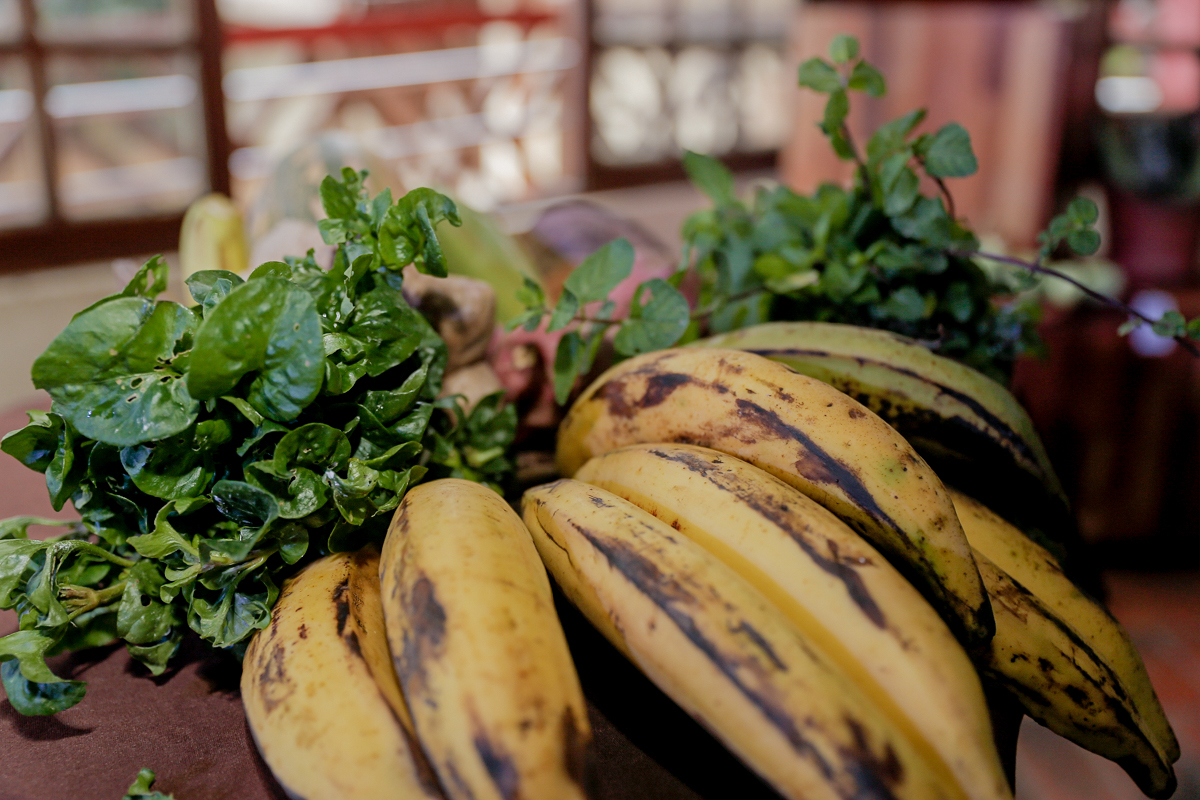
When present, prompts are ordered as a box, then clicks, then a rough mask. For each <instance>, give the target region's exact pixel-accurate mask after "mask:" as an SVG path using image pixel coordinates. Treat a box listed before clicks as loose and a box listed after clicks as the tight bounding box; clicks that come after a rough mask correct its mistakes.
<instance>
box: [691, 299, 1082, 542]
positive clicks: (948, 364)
mask: <svg viewBox="0 0 1200 800" xmlns="http://www.w3.org/2000/svg"><path fill="white" fill-rule="evenodd" d="M694 346H702V347H717V348H736V349H738V350H746V351H748V352H752V353H757V354H758V355H761V356H764V357H766V358H769V359H771V360H772V361H778V362H779V363H781V364H786V365H787V366H789V367H791V368H792V369H794V370H796V371H797V372H800V373H802V374H804V375H809V376H811V377H813V378H816V379H818V380H821V381H824V382H825V383H828V384H830V385H831V386H834V387H836V388H837V389H839V390H841V391H842V392H845V393H846V394H848V395H850V396H851V397H853V398H854V399H855V400H858V401H859V402H860V403H862V404H863V405H865V406H866V407H867V408H870V409H871V410H872V411H874V412H875V413H876V414H878V415H879V416H880V417H882V418H883V419H884V420H885V421H886V422H887V423H888V424H889V425H891V426H892V427H894V428H895V429H896V430H898V431H899V432H900V433H901V434H902V435H903V436H904V438H905V439H907V440H908V441H909V442H910V443H911V444H912V446H913V447H914V448H915V449H916V451H917V452H918V453H920V454H921V456H922V457H923V458H924V459H925V460H926V461H928V462H929V464H930V465H931V466H932V467H933V468H934V470H935V471H936V472H937V473H938V474H940V475H954V478H955V481H956V483H957V484H958V485H959V486H961V487H962V488H963V489H965V490H966V491H967V493H968V494H970V495H971V496H973V497H978V498H980V499H981V500H983V501H984V502H985V503H987V504H988V505H990V506H992V507H994V508H1003V509H1004V511H1005V516H1006V517H1009V518H1011V521H1012V522H1014V523H1016V524H1017V525H1019V526H1020V527H1021V528H1022V529H1024V530H1027V531H1029V532H1031V533H1032V534H1033V535H1034V536H1036V537H1037V538H1039V539H1041V540H1043V541H1046V542H1047V543H1052V546H1053V547H1055V548H1056V549H1057V550H1058V552H1059V554H1060V555H1062V554H1065V553H1067V552H1070V553H1072V554H1073V555H1074V554H1075V553H1076V551H1078V549H1079V543H1080V540H1079V536H1078V532H1077V531H1076V529H1075V521H1074V518H1073V517H1072V515H1071V512H1070V507H1069V504H1068V501H1067V496H1066V493H1065V492H1064V491H1063V488H1062V484H1061V483H1060V482H1059V479H1058V476H1057V474H1056V473H1055V472H1054V467H1053V466H1052V465H1051V463H1050V457H1049V456H1048V455H1047V454H1046V448H1045V446H1044V445H1043V444H1042V440H1041V439H1040V438H1039V437H1038V434H1037V431H1036V430H1034V427H1033V421H1032V420H1030V418H1029V414H1028V413H1027V412H1026V411H1025V409H1024V408H1023V407H1022V406H1021V404H1020V402H1018V401H1017V399H1016V398H1015V397H1013V395H1012V393H1011V392H1009V391H1008V389H1006V388H1005V387H1003V386H1001V385H1000V384H999V383H997V382H996V381H994V380H992V379H991V378H989V377H987V376H986V375H984V374H983V373H981V372H978V371H977V370H974V369H972V368H971V367H968V366H966V365H965V364H962V363H960V362H958V361H955V360H954V359H951V358H946V357H945V356H940V355H937V354H936V353H933V352H931V351H930V350H929V348H927V347H925V346H924V345H922V344H921V343H920V342H918V341H916V340H914V339H910V338H908V337H906V336H901V335H899V334H895V333H892V332H890V331H884V330H879V329H876V328H865V327H861V326H858V325H844V324H840V323H832V322H770V323H765V324H762V325H754V326H751V327H749V328H743V329H741V330H737V331H733V332H730V333H725V334H721V335H718V336H713V337H711V338H708V339H704V340H701V341H699V342H696V343H695V345H694ZM1014 498H1020V501H1019V502H1016V501H1014Z"/></svg>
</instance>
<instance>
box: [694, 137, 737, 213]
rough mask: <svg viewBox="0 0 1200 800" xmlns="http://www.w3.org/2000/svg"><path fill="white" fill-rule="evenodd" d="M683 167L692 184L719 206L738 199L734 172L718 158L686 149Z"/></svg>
mask: <svg viewBox="0 0 1200 800" xmlns="http://www.w3.org/2000/svg"><path fill="white" fill-rule="evenodd" d="M683 168H684V170H685V171H686V172H687V176H688V179H689V180H690V181H691V182H692V184H693V185H695V187H696V188H697V189H699V190H700V191H702V192H704V193H705V194H706V195H708V197H709V199H711V200H712V201H713V202H714V203H716V204H717V205H718V206H724V205H731V204H733V203H734V202H736V201H737V198H736V197H735V196H734V193H733V173H732V172H730V171H729V169H728V168H727V167H726V166H725V165H724V164H722V163H721V162H720V161H718V160H717V159H715V158H713V157H712V156H707V155H703V154H701V153H694V152H692V151H691V150H685V151H684V153H683Z"/></svg>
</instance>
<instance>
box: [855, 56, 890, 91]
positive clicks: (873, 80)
mask: <svg viewBox="0 0 1200 800" xmlns="http://www.w3.org/2000/svg"><path fill="white" fill-rule="evenodd" d="M847 86H848V88H850V89H854V90H855V91H857V92H866V93H867V94H869V95H870V96H871V97H883V96H884V95H885V94H887V82H886V81H884V79H883V75H881V74H880V72H879V70H877V69H875V68H874V67H872V66H871V65H870V64H868V63H867V62H865V61H859V62H858V63H857V64H855V65H854V69H852V70H851V71H850V80H849V81H848V82H847Z"/></svg>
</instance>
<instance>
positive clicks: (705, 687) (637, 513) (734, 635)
mask: <svg viewBox="0 0 1200 800" xmlns="http://www.w3.org/2000/svg"><path fill="white" fill-rule="evenodd" d="M523 506H524V508H523V511H524V517H525V520H526V523H527V525H528V526H529V529H530V532H531V533H532V534H533V537H534V541H535V543H536V544H537V547H538V550H539V552H541V553H542V555H543V556H544V557H545V558H546V561H547V564H548V566H549V567H550V569H551V570H552V571H553V573H554V577H555V579H556V580H557V581H558V582H559V584H560V585H561V586H563V588H564V590H565V591H566V593H567V595H568V597H570V598H572V599H581V600H582V601H583V602H582V605H581V611H583V613H584V614H585V615H586V616H587V617H588V618H589V619H590V620H592V621H593V622H598V623H599V624H598V626H597V627H599V628H600V630H601V631H602V632H604V633H605V634H606V635H608V636H615V637H616V638H615V640H614V641H613V643H614V644H615V645H617V646H618V647H619V648H620V649H622V650H623V651H624V652H625V653H626V654H628V655H629V656H630V658H631V659H632V660H633V662H634V663H635V664H636V665H637V666H638V667H639V668H640V669H641V670H642V671H643V672H644V673H645V674H646V675H647V677H649V678H650V680H652V681H653V682H654V683H655V684H657V685H658V686H659V688H661V689H662V690H663V691H664V692H666V693H667V695H669V696H670V697H671V698H672V699H673V700H674V701H675V702H676V703H678V704H679V705H680V706H681V707H682V708H683V709H684V710H685V711H687V712H688V713H689V714H691V715H692V716H693V717H695V718H696V719H697V720H699V721H700V722H701V723H702V724H703V725H705V726H706V727H707V728H708V729H709V730H711V731H712V732H713V733H714V735H716V736H717V737H718V738H719V739H720V740H721V741H722V742H724V743H725V745H726V746H727V747H729V749H730V750H732V751H733V752H734V753H735V754H736V755H737V756H738V757H739V758H741V759H742V760H743V761H744V762H745V763H746V764H747V765H749V766H750V767H751V768H752V769H754V770H755V771H756V772H758V774H759V775H761V776H762V777H763V779H764V780H766V781H768V782H769V783H770V784H771V785H772V786H773V787H774V788H775V789H776V790H777V791H778V792H779V793H780V794H782V795H783V796H784V797H786V798H792V799H795V800H798V799H799V798H804V800H834V799H835V798H840V799H841V800H849V798H861V799H862V800H867V798H871V799H873V800H875V799H877V800H883V799H884V798H891V799H892V800H907V799H908V798H913V799H915V798H922V800H934V798H947V799H948V798H956V797H964V796H965V795H964V794H963V792H962V790H961V788H960V787H959V785H958V782H957V781H956V780H955V778H954V776H953V775H952V774H951V773H950V771H949V770H948V769H947V768H946V766H945V764H944V763H942V762H941V760H940V759H937V758H934V759H932V760H927V759H926V758H925V757H924V755H923V753H922V752H921V749H920V748H919V747H918V746H916V745H915V744H914V743H913V742H912V741H911V740H910V739H909V738H908V737H907V736H906V735H905V732H904V731H902V730H900V729H899V728H898V727H897V726H896V725H895V724H893V721H892V720H891V719H890V718H889V717H888V716H887V715H886V714H885V713H883V712H882V711H881V710H880V709H879V708H878V707H877V706H876V705H875V704H874V703H873V702H871V700H870V699H869V698H868V697H867V695H866V694H865V693H864V692H863V691H862V690H861V689H860V687H859V686H858V685H857V684H856V683H855V682H854V680H853V679H852V678H850V677H849V676H847V675H846V674H845V673H844V672H843V671H842V670H841V669H840V668H839V667H838V666H837V665H836V664H835V663H834V661H833V660H832V659H831V658H830V657H829V656H828V655H827V654H826V653H825V652H824V651H823V650H822V649H821V648H820V647H819V646H818V645H817V644H816V643H814V642H812V641H810V640H809V639H807V638H806V637H804V636H803V635H802V634H801V632H800V631H799V630H798V629H797V628H796V627H795V626H794V625H792V624H791V622H790V621H789V620H788V619H787V617H786V616H784V615H783V613H782V612H780V611H779V609H778V608H776V607H775V606H774V605H772V604H771V602H770V601H769V600H768V599H767V598H766V597H765V596H763V594H762V593H761V592H759V591H758V590H757V589H755V588H754V586H753V585H751V584H750V583H749V582H747V581H746V580H745V579H743V578H742V577H741V576H739V575H738V574H737V573H736V572H734V571H733V570H731V569H730V568H729V567H727V566H726V565H725V564H723V563H722V562H721V561H720V560H719V559H717V558H716V557H715V556H713V555H712V554H710V553H709V552H708V551H706V550H705V549H704V548H702V547H700V546H699V545H697V544H696V543H695V542H693V541H691V540H690V539H688V538H687V537H685V536H682V535H680V534H678V533H677V532H676V531H674V530H673V529H672V528H671V527H670V526H669V525H667V524H666V523H664V522H661V521H659V520H657V519H655V518H654V517H653V516H651V515H650V514H648V513H646V512H645V511H642V510H641V509H639V508H638V507H637V506H634V505H633V504H631V503H629V502H627V501H625V500H622V499H621V498H619V497H617V496H616V495H614V494H611V493H609V492H606V491H604V490H603V489H599V488H597V487H594V486H589V485H587V484H584V483H581V482H579V481H572V480H561V481H558V482H556V483H552V484H548V485H545V486H539V487H535V488H533V489H530V490H529V491H527V492H526V493H525V498H524V503H523Z"/></svg>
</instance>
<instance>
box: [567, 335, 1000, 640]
mask: <svg viewBox="0 0 1200 800" xmlns="http://www.w3.org/2000/svg"><path fill="white" fill-rule="evenodd" d="M640 442H651V443H652V442H679V443H685V444H696V445H701V446H704V447H711V448H713V449H715V450H720V451H722V452H725V453H729V454H730V455H734V456H737V457H739V458H741V459H743V460H745V461H749V462H750V463H752V464H754V465H755V466H757V467H760V468H762V469H765V470H766V471H767V472H770V473H771V474H773V475H775V476H776V477H777V478H780V479H781V480H783V481H784V482H786V483H789V484H791V485H792V486H795V487H796V488H797V489H799V490H800V491H801V492H803V493H804V494H806V495H808V496H809V497H811V498H812V499H814V500H816V501H817V502H818V503H820V504H821V505H823V506H825V507H826V508H828V509H829V510H830V511H832V512H833V513H835V514H837V515H838V516H839V517H841V518H842V519H843V520H845V521H846V522H847V523H849V525H850V526H851V527H852V528H854V529H855V530H857V531H858V532H859V533H861V534H862V535H863V536H865V537H866V538H867V539H868V540H870V541H871V542H872V543H873V544H874V545H875V546H876V547H877V548H879V550H880V551H882V552H883V554H884V555H885V556H887V557H888V558H889V559H890V560H891V561H892V563H893V564H894V565H895V566H896V567H897V568H899V569H900V571H901V572H903V573H904V574H905V576H906V577H907V578H908V579H909V580H910V581H912V582H913V583H914V584H915V585H916V586H917V588H918V589H919V590H920V591H921V592H922V594H924V595H925V597H926V598H927V599H929V601H930V602H931V603H933V604H934V606H935V607H936V608H937V609H938V610H939V611H940V612H941V613H942V615H943V617H944V618H945V619H946V621H947V623H948V624H949V625H950V626H951V628H952V629H953V630H954V631H955V634H956V635H958V636H959V637H960V638H961V639H962V641H963V642H964V643H966V644H968V645H970V646H974V645H976V644H979V643H982V642H986V641H987V640H988V638H990V636H991V634H992V631H993V628H994V623H993V621H992V617H991V610H990V609H989V608H988V600H987V593H986V592H985V591H984V589H983V584H982V582H981V581H980V579H979V573H978V571H977V570H976V569H975V563H974V561H972V559H971V552H970V547H969V546H968V545H967V540H966V537H965V536H964V535H963V533H962V527H961V526H960V525H959V523H958V518H957V517H956V516H955V514H954V505H953V504H952V503H951V501H950V497H949V495H948V494H947V493H946V489H945V487H944V486H942V482H941V481H940V480H939V479H938V477H937V475H935V474H934V472H933V470H931V469H930V468H929V465H928V464H926V463H925V461H924V460H923V459H922V458H921V457H920V456H919V455H917V454H916V452H915V451H914V450H913V449H912V447H911V446H910V445H909V444H908V442H906V441H905V440H904V439H903V438H902V437H901V436H900V434H898V433H896V431H895V430H894V429H892V428H891V427H890V426H889V425H888V424H887V423H886V422H884V421H883V420H881V419H880V418H879V417H877V416H876V415H875V414H873V413H872V412H871V411H870V410H869V409H867V408H866V407H865V406H863V405H862V404H861V403H858V402H857V401H855V400H853V399H851V398H850V397H848V396H847V395H845V394H843V393H842V392H839V391H838V390H837V389H834V388H833V387H832V386H829V385H828V384H826V383H822V382H821V381H818V380H816V379H814V378H809V377H807V376H805V375H800V374H798V373H796V372H794V371H793V370H791V369H789V368H788V367H786V366H784V365H782V364H779V363H776V362H774V361H769V360H768V359H765V358H763V357H761V356H757V355H754V354H753V353H747V352H743V351H739V350H719V349H715V348H714V349H705V348H684V349H676V350H664V351H659V352H655V353H647V354H645V355H642V356H637V357H635V358H631V359H629V360H627V361H624V362H622V363H620V364H618V365H616V366H615V367H613V368H612V369H610V370H608V371H607V372H605V373H604V374H603V375H601V376H600V377H599V378H597V379H596V380H595V382H594V383H592V385H591V386H590V387H588V389H587V390H586V391H585V392H584V393H583V394H582V395H581V396H580V397H579V399H578V400H576V402H575V404H574V405H573V406H572V407H571V410H570V412H569V413H568V414H567V417H566V419H564V420H563V422H562V424H561V425H560V426H559V430H558V446H557V453H556V457H557V461H558V465H559V469H560V470H561V472H562V474H563V475H564V476H568V477H569V476H571V475H574V474H575V471H576V470H577V469H579V467H581V466H583V463H584V462H585V461H587V460H588V459H589V458H591V457H593V456H596V455H599V454H601V453H605V452H608V451H609V450H614V449H616V448H618V447H623V446H625V445H629V444H636V443H640Z"/></svg>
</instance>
